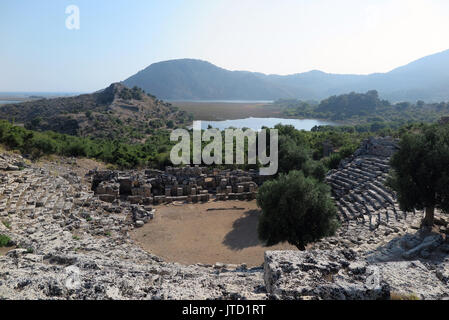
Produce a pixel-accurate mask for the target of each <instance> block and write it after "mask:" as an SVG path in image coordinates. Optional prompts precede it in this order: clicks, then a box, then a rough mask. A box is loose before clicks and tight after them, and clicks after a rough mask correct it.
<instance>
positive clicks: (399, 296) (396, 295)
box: [390, 292, 421, 300]
mask: <svg viewBox="0 0 449 320" xmlns="http://www.w3.org/2000/svg"><path fill="white" fill-rule="evenodd" d="M390 299H391V300H421V299H420V298H419V297H418V296H417V295H416V294H414V293H407V294H406V293H397V292H392V293H391V294H390Z"/></svg>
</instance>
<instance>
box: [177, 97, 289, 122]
mask: <svg viewBox="0 0 449 320" xmlns="http://www.w3.org/2000/svg"><path fill="white" fill-rule="evenodd" d="M172 104H173V105H175V106H177V107H179V109H181V110H184V111H187V112H190V113H193V117H194V119H195V120H204V121H220V120H234V119H242V118H248V117H254V118H268V117H273V118H277V117H279V118H283V117H284V116H283V115H282V111H280V110H279V108H276V107H274V106H273V105H271V104H263V103H249V102H247V103H225V102H178V101H177V102H172Z"/></svg>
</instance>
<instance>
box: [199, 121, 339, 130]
mask: <svg viewBox="0 0 449 320" xmlns="http://www.w3.org/2000/svg"><path fill="white" fill-rule="evenodd" d="M279 123H280V124H283V125H292V126H294V127H295V128H296V129H298V130H306V131H310V130H311V129H312V128H313V127H314V126H325V125H336V124H335V123H332V122H328V121H321V120H315V119H282V118H246V119H237V120H225V121H201V128H202V129H207V128H208V126H209V125H211V126H212V128H216V129H220V130H224V129H226V128H230V127H233V128H250V129H253V130H260V129H262V127H263V126H265V127H268V128H273V127H274V126H275V125H277V124H279Z"/></svg>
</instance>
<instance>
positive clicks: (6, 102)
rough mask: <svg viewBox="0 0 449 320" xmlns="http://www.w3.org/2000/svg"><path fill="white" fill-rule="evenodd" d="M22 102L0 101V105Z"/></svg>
mask: <svg viewBox="0 0 449 320" xmlns="http://www.w3.org/2000/svg"><path fill="white" fill-rule="evenodd" d="M19 102H22V101H13V100H0V105H2V104H8V103H19Z"/></svg>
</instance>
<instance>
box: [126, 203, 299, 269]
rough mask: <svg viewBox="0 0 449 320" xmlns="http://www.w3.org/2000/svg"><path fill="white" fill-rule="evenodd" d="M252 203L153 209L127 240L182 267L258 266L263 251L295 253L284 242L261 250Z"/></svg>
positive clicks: (256, 209) (256, 213) (256, 217)
mask: <svg viewBox="0 0 449 320" xmlns="http://www.w3.org/2000/svg"><path fill="white" fill-rule="evenodd" d="M259 214H260V210H259V208H258V207H257V204H256V201H255V200H254V201H222V202H209V203H205V204H183V205H179V206H176V205H167V206H158V207H156V214H155V218H154V219H153V220H151V221H150V222H148V223H147V224H146V225H145V226H143V227H142V228H138V229H135V230H133V231H132V233H131V237H132V238H133V239H134V240H135V241H137V243H139V245H140V246H141V247H142V248H143V249H145V250H146V251H148V252H150V253H152V254H154V255H157V256H159V257H161V258H163V259H164V260H165V261H169V262H179V263H183V264H195V263H204V264H214V263H216V262H220V263H226V264H241V263H246V264H247V265H248V266H249V267H254V266H260V265H261V264H262V263H263V260H264V252H265V251H266V250H296V247H294V246H291V245H289V244H287V243H284V244H279V245H276V246H272V247H264V246H263V245H262V244H261V243H260V241H259V240H258V237H257V223H258V217H259Z"/></svg>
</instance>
